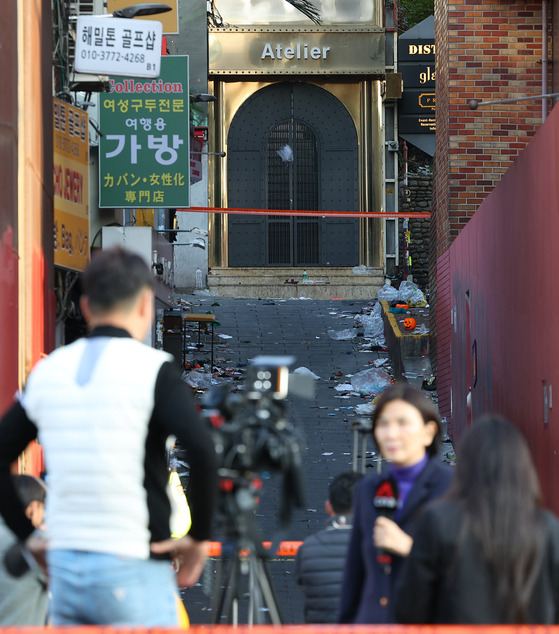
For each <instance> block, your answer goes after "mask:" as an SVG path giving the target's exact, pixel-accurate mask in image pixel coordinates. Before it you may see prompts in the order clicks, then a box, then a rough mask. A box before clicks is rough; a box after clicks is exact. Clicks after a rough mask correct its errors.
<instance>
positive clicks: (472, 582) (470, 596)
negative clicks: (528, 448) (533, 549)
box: [396, 501, 559, 624]
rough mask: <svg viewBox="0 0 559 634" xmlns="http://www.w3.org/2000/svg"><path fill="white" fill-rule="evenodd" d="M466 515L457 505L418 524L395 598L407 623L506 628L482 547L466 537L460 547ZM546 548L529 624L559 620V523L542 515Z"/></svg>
mask: <svg viewBox="0 0 559 634" xmlns="http://www.w3.org/2000/svg"><path fill="white" fill-rule="evenodd" d="M462 518H463V511H462V510H461V508H460V506H459V505H458V503H457V502H454V501H451V502H441V503H438V504H436V505H433V506H432V507H431V508H430V509H428V510H427V511H426V512H425V513H424V514H423V515H422V518H421V520H420V522H419V523H418V526H417V531H416V535H415V540H414V543H413V548H412V552H411V554H410V556H409V557H408V558H407V561H406V565H405V567H404V570H403V572H402V577H401V584H400V586H399V588H398V591H397V596H396V617H397V620H398V621H399V622H402V623H478V624H490V623H503V622H504V617H503V615H502V614H499V610H498V608H497V606H496V602H495V583H494V581H493V579H492V574H491V572H490V570H489V568H488V565H487V563H486V562H485V560H484V557H483V555H482V553H481V548H480V546H479V545H478V544H477V543H476V542H475V541H474V539H473V537H471V536H466V537H465V538H464V540H463V541H461V543H460V556H459V558H457V556H456V550H457V549H456V546H457V542H458V539H459V537H458V536H459V534H460V527H461V525H462ZM542 518H543V526H544V535H545V537H544V539H545V543H544V547H543V557H542V565H541V570H540V574H539V577H538V580H537V583H536V587H535V590H534V593H533V595H532V600H531V602H530V605H529V610H528V623H541V624H550V623H558V622H559V620H558V618H559V610H558V603H559V520H558V519H557V518H556V517H555V516H554V515H553V514H551V513H550V512H548V511H544V512H543V513H542Z"/></svg>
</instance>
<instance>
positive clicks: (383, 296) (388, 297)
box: [377, 284, 399, 302]
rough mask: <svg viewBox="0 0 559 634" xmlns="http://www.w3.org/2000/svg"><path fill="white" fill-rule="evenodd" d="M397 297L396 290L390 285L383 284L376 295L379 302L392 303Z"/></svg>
mask: <svg viewBox="0 0 559 634" xmlns="http://www.w3.org/2000/svg"><path fill="white" fill-rule="evenodd" d="M398 297H399V295H398V289H396V288H394V287H393V286H392V285H391V284H385V285H384V286H383V287H382V288H381V289H379V291H378V293H377V299H378V300H379V302H392V301H394V300H395V299H398Z"/></svg>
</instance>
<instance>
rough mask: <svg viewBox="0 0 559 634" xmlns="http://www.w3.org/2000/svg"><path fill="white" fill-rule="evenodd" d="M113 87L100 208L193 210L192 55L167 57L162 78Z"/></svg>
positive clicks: (103, 103) (105, 114)
mask: <svg viewBox="0 0 559 634" xmlns="http://www.w3.org/2000/svg"><path fill="white" fill-rule="evenodd" d="M110 84H111V90H110V92H108V93H102V94H101V99H100V110H101V112H100V114H99V127H100V130H101V132H102V134H103V136H101V137H100V138H99V206H100V207H133V208H159V207H163V208H171V209H174V208H177V207H180V208H184V207H188V206H189V205H190V191H189V188H190V123H189V111H188V108H189V90H188V56H165V57H162V58H161V74H160V76H159V77H158V78H157V79H146V80H138V79H120V78H113V79H111V80H110Z"/></svg>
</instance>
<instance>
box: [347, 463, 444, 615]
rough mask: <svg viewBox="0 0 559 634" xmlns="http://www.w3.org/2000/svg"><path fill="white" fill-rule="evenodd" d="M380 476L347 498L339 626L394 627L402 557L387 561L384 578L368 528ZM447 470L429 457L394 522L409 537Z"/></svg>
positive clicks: (373, 517)
mask: <svg viewBox="0 0 559 634" xmlns="http://www.w3.org/2000/svg"><path fill="white" fill-rule="evenodd" d="M385 476H386V474H380V475H378V474H375V475H373V476H369V477H366V478H365V479H364V480H361V482H359V483H358V484H357V486H356V488H355V495H354V498H353V504H354V507H353V509H354V513H353V530H352V533H351V540H350V545H349V549H348V554H347V560H346V567H345V572H344V581H343V587H342V598H341V604H340V614H339V619H338V620H339V622H340V623H394V619H395V616H394V607H393V598H394V590H395V587H396V584H397V582H398V579H399V577H400V570H401V566H402V561H403V559H402V557H398V556H396V555H395V556H393V557H392V572H391V573H390V574H389V575H386V574H384V572H383V570H382V568H381V566H380V564H379V563H378V562H377V549H376V548H375V545H374V544H373V527H374V525H375V521H376V519H377V512H376V510H375V508H374V506H373V497H374V495H375V491H376V490H377V488H378V485H379V483H380V481H381V479H382V478H383V477H385ZM451 479H452V469H451V468H450V467H449V466H447V465H445V464H443V463H442V462H441V461H440V460H439V458H431V459H430V460H429V462H428V463H427V465H426V467H425V469H423V471H422V472H421V473H420V474H419V476H418V478H417V480H416V482H415V484H414V486H413V489H412V490H411V491H410V492H409V494H408V497H407V498H406V503H405V504H404V507H403V509H402V511H401V514H400V516H399V518H398V520H397V522H396V523H397V524H398V526H400V528H401V529H402V530H404V531H405V532H406V533H407V534H408V535H411V536H412V537H414V535H415V527H416V523H417V520H418V517H419V515H420V513H421V512H422V511H423V509H424V508H425V506H426V505H427V504H429V503H430V502H432V501H433V500H435V499H437V498H439V497H440V496H441V495H443V493H445V492H446V490H447V488H448V486H449V484H450V481H451Z"/></svg>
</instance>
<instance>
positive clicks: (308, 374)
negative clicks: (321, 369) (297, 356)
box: [292, 366, 320, 379]
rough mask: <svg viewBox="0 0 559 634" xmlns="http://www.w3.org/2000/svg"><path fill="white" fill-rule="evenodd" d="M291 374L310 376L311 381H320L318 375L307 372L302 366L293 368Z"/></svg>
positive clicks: (310, 371) (307, 369)
mask: <svg viewBox="0 0 559 634" xmlns="http://www.w3.org/2000/svg"><path fill="white" fill-rule="evenodd" d="M292 374H302V375H303V376H310V377H312V378H313V379H320V377H319V376H318V374H315V373H314V372H313V371H312V370H309V368H305V367H304V366H301V367H300V368H295V370H293V372H292Z"/></svg>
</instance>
